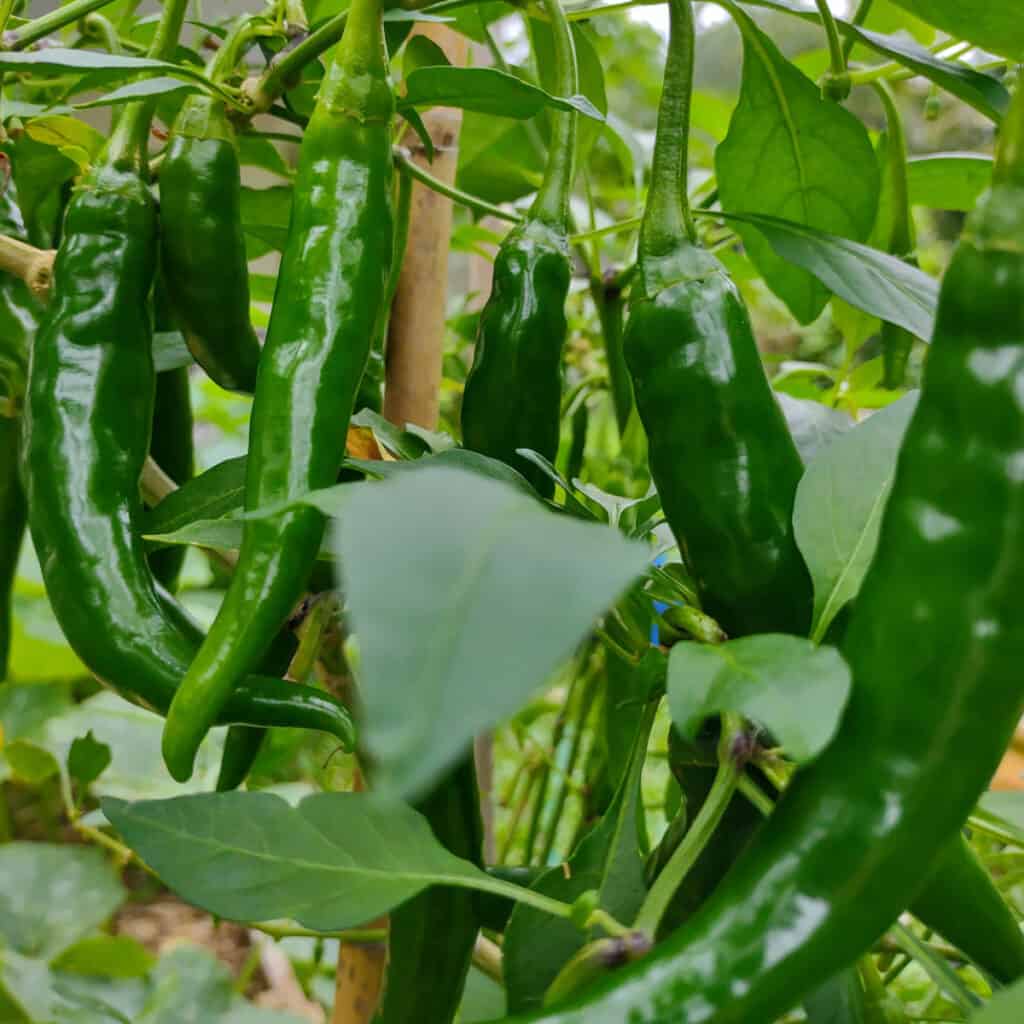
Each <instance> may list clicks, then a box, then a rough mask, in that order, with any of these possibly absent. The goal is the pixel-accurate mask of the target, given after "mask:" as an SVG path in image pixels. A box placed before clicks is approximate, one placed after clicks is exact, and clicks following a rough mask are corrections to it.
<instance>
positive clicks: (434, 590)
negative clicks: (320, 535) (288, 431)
mask: <svg viewBox="0 0 1024 1024" xmlns="http://www.w3.org/2000/svg"><path fill="white" fill-rule="evenodd" d="M410 509H415V510H416V520H415V523H416V528H415V530H410V529H409V522H410V520H409V519H408V515H409V510H410ZM336 530H337V533H336V536H337V550H338V551H339V552H340V555H341V561H342V563H343V566H344V577H345V579H344V589H345V593H346V595H347V597H348V600H349V605H350V608H351V621H352V623H353V626H354V631H355V633H356V634H357V635H358V637H359V642H360V650H361V655H362V676H363V678H362V684H363V687H362V691H363V695H364V701H365V704H364V706H365V715H366V717H365V730H364V732H363V738H364V740H365V742H366V746H367V749H368V750H369V751H370V753H371V754H372V756H373V758H374V762H375V764H376V766H377V775H376V784H377V785H378V786H380V788H381V789H384V790H389V791H391V792H396V793H399V794H401V795H403V796H406V797H408V798H410V799H411V798H413V797H415V796H416V795H418V794H420V793H423V792H424V791H426V790H427V789H428V788H429V787H430V785H431V783H432V782H433V781H434V780H435V779H437V778H438V777H439V776H440V775H441V773H442V772H443V771H444V769H445V768H447V767H449V766H450V765H451V764H453V763H454V762H455V760H456V759H457V758H458V757H459V756H461V754H462V753H463V752H464V750H465V748H466V747H467V746H468V745H469V743H470V742H471V740H472V738H473V737H474V736H475V735H477V734H478V733H479V732H481V731H482V730H484V729H486V728H488V727H489V726H491V725H493V724H494V723H495V722H498V721H500V720H501V719H503V718H504V717H506V716H507V715H510V714H512V713H513V712H515V711H517V710H518V709H519V708H520V707H521V706H522V704H523V703H524V702H525V701H526V699H527V698H528V697H529V695H530V694H531V693H533V692H534V691H535V690H536V689H537V688H538V687H539V686H540V685H541V684H542V683H543V682H544V681H545V679H547V678H548V677H549V676H550V675H551V674H552V673H553V672H554V671H555V669H557V668H558V667H559V665H560V664H561V663H562V662H563V661H564V660H565V659H566V658H568V657H569V655H570V654H571V653H572V651H573V650H574V649H575V647H576V645H577V644H578V643H579V642H580V641H581V640H582V639H583V638H584V637H585V636H586V635H587V633H588V632H589V631H590V630H591V629H592V628H593V626H594V624H595V622H596V620H597V617H598V616H599V615H600V614H601V613H602V612H604V611H605V610H606V609H607V608H608V607H609V606H611V605H612V604H614V602H615V599H616V598H617V597H618V596H619V595H620V594H621V593H622V592H623V591H625V589H626V587H627V586H628V585H629V583H630V581H631V580H632V579H633V578H634V577H636V576H638V575H639V574H640V573H641V572H642V571H643V569H644V566H645V564H646V561H647V554H648V553H647V549H646V547H645V546H644V545H642V544H637V543H633V542H630V541H627V540H625V539H624V538H623V537H622V536H621V535H619V534H618V533H616V532H615V531H612V530H609V529H607V528H604V527H601V526H597V525H595V524H590V523H580V522H576V521H572V520H569V519H567V518H563V517H560V516H558V515H556V514H554V513H552V512H550V511H548V510H546V509H545V508H544V507H543V506H542V505H541V504H539V503H538V502H536V501H533V500H531V499H530V498H529V497H527V496H526V495H525V494H523V493H521V492H520V491H519V490H518V489H516V488H513V487H509V486H507V485H504V484H501V483H497V482H495V481H492V480H486V479H483V478H481V477H479V476H475V475H470V474H469V473H464V472H460V471H456V470H452V469H446V468H428V469H424V470H423V471H422V472H420V473H415V474H412V475H409V476H406V477H403V478H401V479H398V480H394V481H388V482H386V483H382V484H379V485H377V486H376V487H358V488H355V492H354V493H353V494H352V496H351V497H350V498H348V499H347V503H346V506H345V515H344V517H343V519H342V520H341V522H340V523H339V524H338V526H337V528H336ZM396 622H401V623H402V628H401V629H400V630H396V629H395V623H396ZM524 637H529V643H528V644H524V643H523V638H524ZM409 694H416V699H415V700H413V701H410V700H409Z"/></svg>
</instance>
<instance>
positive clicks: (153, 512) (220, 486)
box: [142, 455, 246, 535]
mask: <svg viewBox="0 0 1024 1024" xmlns="http://www.w3.org/2000/svg"><path fill="white" fill-rule="evenodd" d="M245 461H246V460H245V456H244V455H242V456H240V457H239V458H237V459H228V460H227V461H226V462H221V463H218V464H217V465H216V466H214V467H213V468H212V469H208V470H207V471H206V472H205V473H200V474H199V476H197V477H194V478H193V479H192V480H189V481H188V482H187V483H185V484H184V485H183V486H181V487H179V488H178V489H177V490H176V491H172V492H171V493H170V494H169V495H168V496H167V497H166V498H164V500H163V501H161V502H160V504H159V505H156V506H155V507H154V508H152V509H150V510H149V511H148V512H147V513H146V515H145V516H144V517H143V520H142V532H143V533H144V534H150V535H154V534H173V533H175V532H176V531H178V530H181V529H183V528H184V527H186V526H189V525H191V524H193V523H198V522H201V521H204V520H215V519H220V518H221V517H223V516H226V515H230V514H232V513H235V512H240V511H241V510H242V507H243V505H244V499H245Z"/></svg>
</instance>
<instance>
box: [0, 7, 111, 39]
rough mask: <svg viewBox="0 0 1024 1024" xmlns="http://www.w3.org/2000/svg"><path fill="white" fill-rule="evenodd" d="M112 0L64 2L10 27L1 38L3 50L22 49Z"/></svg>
mask: <svg viewBox="0 0 1024 1024" xmlns="http://www.w3.org/2000/svg"><path fill="white" fill-rule="evenodd" d="M113 2H114V0H71V3H68V4H65V5H64V6H63V7H58V8H56V9H55V10H52V11H50V12H49V13H48V14H43V15H41V16H40V17H38V18H33V19H32V21H27V22H25V24H24V25H19V26H18V27H17V28H15V29H11V31H10V32H8V33H7V34H6V35H5V37H4V39H3V48H4V49H5V50H24V49H25V48H26V47H29V46H31V45H32V44H33V43H38V42H39V40H40V39H45V38H46V37H47V36H48V35H50V34H52V33H53V32H58V31H60V29H62V28H64V27H65V26H66V25H73V24H74V23H75V22H76V21H78V19H79V18H84V17H85V16H86V15H87V14H91V13H92V12H93V11H98V10H99V9H100V8H101V7H107V6H108V5H109V4H112V3H113Z"/></svg>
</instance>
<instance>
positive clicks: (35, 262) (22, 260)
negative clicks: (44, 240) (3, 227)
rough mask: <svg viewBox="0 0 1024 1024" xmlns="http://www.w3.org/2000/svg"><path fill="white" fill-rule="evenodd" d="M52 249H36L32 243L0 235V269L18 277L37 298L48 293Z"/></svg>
mask: <svg viewBox="0 0 1024 1024" xmlns="http://www.w3.org/2000/svg"><path fill="white" fill-rule="evenodd" d="M56 255H57V253H56V250H54V249H37V248H36V247H35V246H34V245H29V244H28V243H27V242H22V241H19V240H18V239H17V238H11V237H10V236H9V235H0V271H4V272H6V273H8V274H13V275H14V276H15V277H20V278H21V280H22V281H24V282H25V284H26V285H27V286H28V289H29V291H31V292H32V294H33V295H35V296H36V298H38V299H45V298H46V297H47V295H49V293H50V284H51V283H52V279H53V261H54V259H55V258H56Z"/></svg>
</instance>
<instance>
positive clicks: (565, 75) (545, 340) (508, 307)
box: [462, 0, 579, 495]
mask: <svg viewBox="0 0 1024 1024" xmlns="http://www.w3.org/2000/svg"><path fill="white" fill-rule="evenodd" d="M544 7H545V10H546V11H547V13H548V17H549V18H550V20H551V26H552V30H553V33H554V41H555V55H556V71H555V74H556V82H557V85H558V90H559V92H561V94H562V95H564V96H573V95H575V94H576V93H577V92H578V91H579V90H578V75H577V70H576V50H575V46H574V43H573V38H572V31H571V29H570V28H569V25H568V22H567V21H566V20H565V16H564V14H563V13H562V11H561V7H560V6H559V4H558V3H555V2H553V0H545V4H544ZM553 120H554V125H553V128H552V132H551V144H550V147H549V149H548V162H547V168H546V170H545V173H544V181H543V183H542V184H541V187H540V190H539V191H538V193H537V198H536V200H535V201H534V204H533V206H532V207H531V209H530V212H529V214H528V215H527V217H526V220H525V221H524V222H523V223H522V224H520V225H517V226H516V227H515V228H513V229H512V231H510V232H509V234H508V235H507V236H506V237H505V240H504V241H503V242H502V244H501V247H500V248H499V249H498V254H497V256H496V257H495V260H494V286H493V290H492V291H491V296H490V298H489V299H488V300H487V305H486V306H484V309H483V312H482V313H481V314H480V329H479V333H478V334H477V342H476V351H475V353H474V355H473V366H472V368H471V369H470V371H469V376H468V377H467V378H466V389H465V393H464V395H463V399H462V438H463V443H464V444H465V445H466V447H467V448H471V449H472V450H473V451H477V452H480V453H481V454H483V455H488V456H490V457H491V458H494V459H500V460H501V461H502V462H506V463H508V464H509V465H511V466H514V467H515V468H516V469H518V470H519V472H520V473H522V474H523V476H525V477H526V479H527V480H529V481H530V483H531V484H533V486H534V487H535V488H536V489H537V490H538V491H539V492H540V493H541V494H545V495H550V494H551V493H553V484H552V482H551V480H550V479H549V478H548V477H547V476H546V474H544V473H543V472H541V471H540V470H539V469H538V468H537V467H536V466H535V465H533V463H531V462H528V461H527V460H525V459H523V458H522V457H521V456H519V455H516V449H518V448H532V449H533V450H534V451H536V452H539V453H540V454H541V455H543V456H544V457H545V458H546V459H547V460H548V461H549V462H554V461H555V456H556V455H557V454H558V439H559V423H560V419H561V408H562V405H561V403H562V348H563V346H564V345H565V337H566V333H567V331H568V322H567V320H566V313H565V303H566V299H567V298H568V295H569V285H570V283H571V281H572V257H571V255H570V252H569V199H570V195H571V192H572V182H573V166H574V160H575V156H576V114H575V113H572V112H567V113H560V114H557V115H554V118H553Z"/></svg>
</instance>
